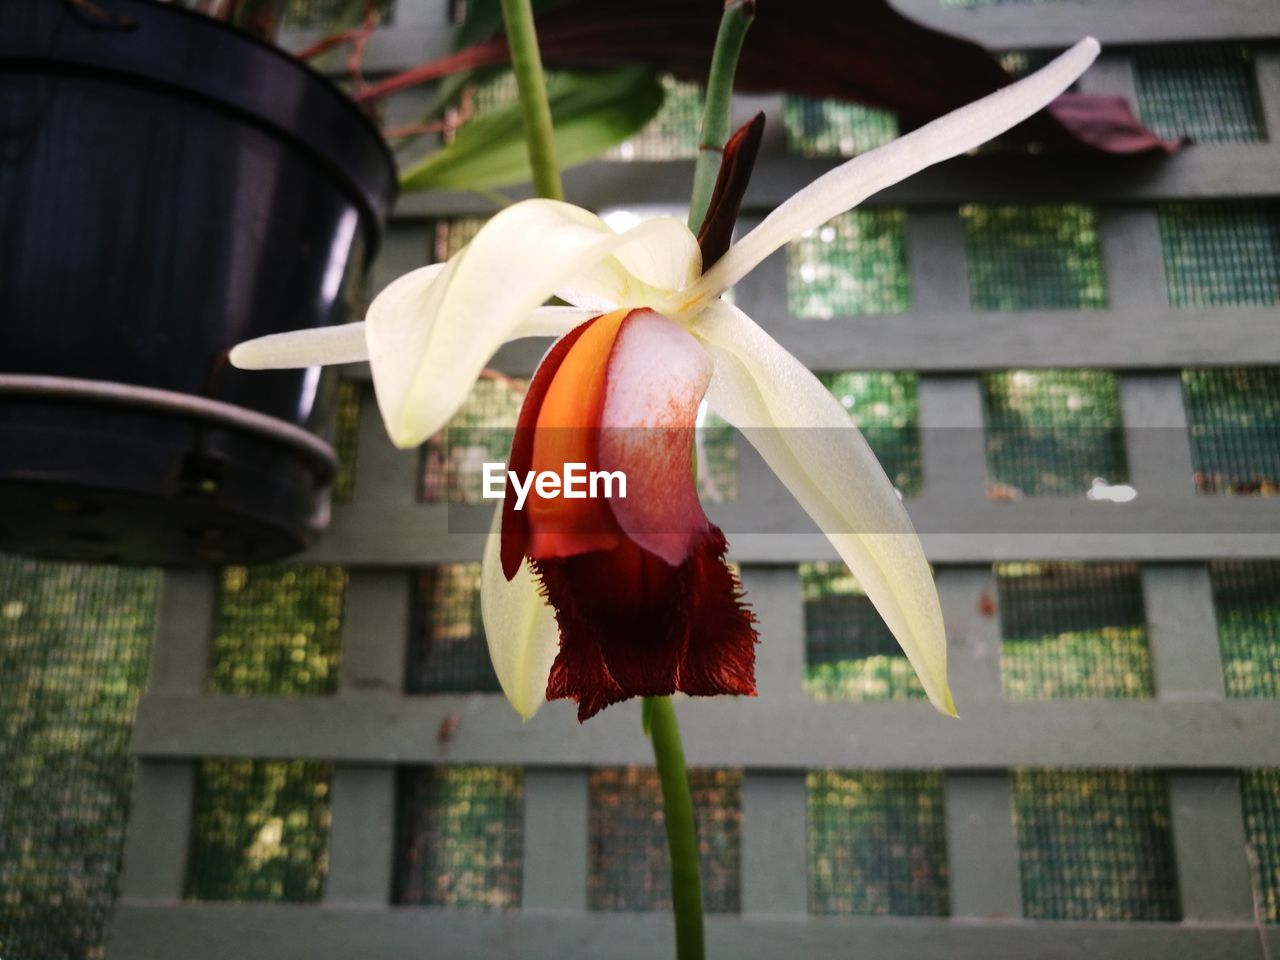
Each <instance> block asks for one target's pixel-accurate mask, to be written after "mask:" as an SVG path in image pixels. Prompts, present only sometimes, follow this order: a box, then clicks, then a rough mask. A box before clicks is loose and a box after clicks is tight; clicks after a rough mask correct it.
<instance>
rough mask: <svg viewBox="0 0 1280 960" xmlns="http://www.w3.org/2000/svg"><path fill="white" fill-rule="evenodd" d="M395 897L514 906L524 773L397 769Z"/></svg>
mask: <svg viewBox="0 0 1280 960" xmlns="http://www.w3.org/2000/svg"><path fill="white" fill-rule="evenodd" d="M398 802H399V816H398V820H397V823H398V827H397V829H398V832H399V842H398V847H397V857H396V898H395V899H396V903H415V904H429V905H431V906H437V907H463V908H470V909H478V910H511V909H514V908H516V907H519V906H520V885H521V879H522V876H523V869H524V776H523V774H522V772H521V771H520V770H519V769H518V768H516V767H423V768H413V769H405V770H401V771H400V787H399V801H398Z"/></svg>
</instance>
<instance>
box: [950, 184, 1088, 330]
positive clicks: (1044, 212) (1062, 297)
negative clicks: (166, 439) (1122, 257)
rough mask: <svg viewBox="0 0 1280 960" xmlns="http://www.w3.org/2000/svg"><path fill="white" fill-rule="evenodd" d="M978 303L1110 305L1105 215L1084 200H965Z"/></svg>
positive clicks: (1003, 306) (994, 306) (1006, 306)
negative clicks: (1101, 231) (1102, 229)
mask: <svg viewBox="0 0 1280 960" xmlns="http://www.w3.org/2000/svg"><path fill="white" fill-rule="evenodd" d="M960 218H961V220H962V221H963V222H964V234H965V248H966V252H967V254H968V261H969V300H970V302H971V303H972V305H973V308H974V309H975V310H1099V309H1101V308H1103V307H1105V306H1106V305H1107V293H1106V287H1105V284H1104V282H1103V275H1102V247H1101V245H1100V243H1099V240H1098V218H1097V214H1096V213H1095V212H1094V210H1093V209H1092V208H1091V207H1086V206H1082V205H1080V204H1074V203H1066V204H1043V205H1036V206H983V205H977V204H969V205H966V206H963V207H961V208H960Z"/></svg>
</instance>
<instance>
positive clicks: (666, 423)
mask: <svg viewBox="0 0 1280 960" xmlns="http://www.w3.org/2000/svg"><path fill="white" fill-rule="evenodd" d="M712 371H713V364H712V361H711V358H710V357H709V356H708V355H707V352H706V351H705V350H704V349H703V348H702V346H701V345H700V344H699V343H698V341H697V340H695V339H694V338H693V337H692V336H691V335H689V334H688V333H687V332H685V330H684V329H682V328H681V327H680V326H678V325H677V324H674V323H672V322H671V321H670V320H668V319H667V318H666V317H664V316H662V315H661V314H658V313H655V312H654V311H652V310H636V311H633V312H632V313H631V314H630V315H629V316H628V317H627V319H626V321H625V322H624V323H623V325H622V328H621V330H620V331H619V333H618V338H617V340H616V341H615V343H614V347H613V353H612V354H611V356H610V358H609V370H608V375H607V380H606V382H607V386H606V388H605V401H604V410H603V415H602V417H601V431H600V446H599V463H600V468H601V469H602V470H605V471H610V472H613V471H619V472H621V473H622V474H623V475H625V477H626V484H627V495H626V497H625V498H621V497H616V496H615V497H614V498H612V499H610V501H609V504H610V507H611V508H612V510H613V515H614V518H615V519H616V520H617V521H618V525H619V526H620V527H621V528H622V530H623V532H624V533H626V535H627V536H628V537H629V538H630V539H631V540H632V541H634V542H635V543H636V544H638V545H639V546H641V547H643V548H644V549H646V550H648V551H650V552H651V553H654V554H656V555H657V556H659V557H661V558H662V559H663V560H665V561H666V562H667V563H669V564H671V565H672V566H679V565H680V564H681V563H683V562H684V561H685V559H686V558H687V557H688V556H689V554H690V552H691V551H692V549H693V547H694V544H695V542H696V541H697V540H698V539H699V538H700V537H702V536H704V535H705V534H706V532H707V531H708V530H709V529H711V524H710V522H709V521H708V520H707V517H706V514H704V513H703V512H702V505H701V504H700V503H699V502H698V494H697V490H696V488H695V485H694V478H693V460H692V456H691V451H692V450H693V439H694V426H695V423H696V420H697V414H698V405H699V404H700V403H701V402H702V397H703V395H704V394H705V393H706V392H707V385H708V384H709V383H710V382H711V374H712Z"/></svg>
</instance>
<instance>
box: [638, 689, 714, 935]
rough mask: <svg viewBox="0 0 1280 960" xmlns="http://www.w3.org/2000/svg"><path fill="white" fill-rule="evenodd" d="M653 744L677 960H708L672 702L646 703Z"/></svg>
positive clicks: (652, 699) (695, 852)
mask: <svg viewBox="0 0 1280 960" xmlns="http://www.w3.org/2000/svg"><path fill="white" fill-rule="evenodd" d="M645 712H646V713H647V714H648V719H649V738H650V739H651V740H652V741H653V756H654V759H655V761H656V762H657V764H658V779H659V780H660V781H661V782H662V812H663V818H664V819H665V821H666V825H667V848H668V849H669V850H670V851H671V904H672V907H673V908H674V909H675V915H676V960H703V957H704V956H705V953H706V947H705V944H704V939H703V935H702V877H701V875H700V869H699V862H698V834H697V830H696V829H695V827H694V822H693V796H692V794H690V792H689V775H688V772H687V771H686V770H685V766H684V747H682V746H681V745H680V727H679V726H678V725H677V724H676V710H675V707H674V706H672V704H671V698H670V697H650V698H648V699H647V700H645Z"/></svg>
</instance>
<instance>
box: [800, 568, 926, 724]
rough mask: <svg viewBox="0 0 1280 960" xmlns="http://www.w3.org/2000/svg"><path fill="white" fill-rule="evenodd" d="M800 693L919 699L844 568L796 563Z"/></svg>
mask: <svg viewBox="0 0 1280 960" xmlns="http://www.w3.org/2000/svg"><path fill="white" fill-rule="evenodd" d="M799 572H800V587H801V590H802V592H803V597H804V639H805V672H804V690H805V693H807V694H808V695H809V696H810V697H812V698H814V699H815V700H919V699H923V697H924V695H925V694H924V687H923V686H921V684H920V679H919V678H918V677H917V676H916V672H915V668H913V667H912V666H911V663H910V661H908V660H907V658H906V656H905V654H903V652H902V649H901V648H900V647H899V646H898V641H897V640H895V639H894V637H893V634H892V633H890V632H889V628H888V627H887V626H885V623H884V620H883V619H881V617H880V614H879V613H877V612H876V608H875V607H874V606H872V604H871V600H870V599H869V598H868V597H867V595H866V594H865V593H864V592H863V591H862V588H861V587H860V586H858V582H857V581H856V580H855V579H854V577H853V574H851V573H850V572H849V568H848V567H846V566H845V565H844V564H843V563H839V562H834V563H831V562H826V561H821V562H818V563H802V564H800V571H799Z"/></svg>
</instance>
